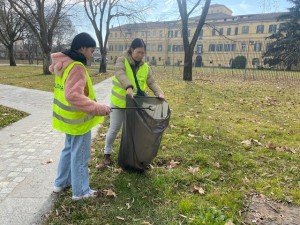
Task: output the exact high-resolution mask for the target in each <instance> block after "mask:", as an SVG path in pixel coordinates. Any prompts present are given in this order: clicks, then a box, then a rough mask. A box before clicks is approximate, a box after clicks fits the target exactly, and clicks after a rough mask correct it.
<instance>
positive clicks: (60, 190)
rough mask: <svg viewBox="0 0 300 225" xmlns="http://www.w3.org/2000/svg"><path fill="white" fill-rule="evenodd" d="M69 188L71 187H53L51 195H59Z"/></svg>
mask: <svg viewBox="0 0 300 225" xmlns="http://www.w3.org/2000/svg"><path fill="white" fill-rule="evenodd" d="M70 187H71V185H69V186H66V187H57V186H53V193H54V194H59V193H61V192H63V191H65V190H67V189H68V188H70Z"/></svg>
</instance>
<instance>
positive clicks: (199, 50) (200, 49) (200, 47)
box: [196, 44, 203, 54]
mask: <svg viewBox="0 0 300 225" xmlns="http://www.w3.org/2000/svg"><path fill="white" fill-rule="evenodd" d="M196 53H197V54H202V53H203V45H202V44H200V45H197V50H196Z"/></svg>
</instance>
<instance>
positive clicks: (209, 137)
mask: <svg viewBox="0 0 300 225" xmlns="http://www.w3.org/2000/svg"><path fill="white" fill-rule="evenodd" d="M203 139H204V140H211V139H212V136H211V135H207V134H203Z"/></svg>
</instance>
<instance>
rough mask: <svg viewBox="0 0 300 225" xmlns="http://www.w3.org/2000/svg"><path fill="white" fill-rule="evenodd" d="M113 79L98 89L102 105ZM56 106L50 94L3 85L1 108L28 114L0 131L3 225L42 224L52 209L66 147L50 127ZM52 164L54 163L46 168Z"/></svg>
mask: <svg viewBox="0 0 300 225" xmlns="http://www.w3.org/2000/svg"><path fill="white" fill-rule="evenodd" d="M111 79H112V78H109V79H107V80H105V81H103V82H101V83H99V84H97V85H95V86H94V88H95V91H96V95H97V100H98V102H102V103H106V104H109V94H110V90H111ZM52 101H53V93H51V92H45V91H38V90H31V89H26V88H19V87H14V86H9V85H1V84H0V105H4V106H7V107H11V108H14V109H17V110H21V111H24V112H27V113H29V114H30V115H29V116H27V117H26V118H24V119H22V120H20V121H18V122H16V123H14V124H12V125H10V126H8V127H5V128H3V129H0V224H1V225H33V224H40V223H41V219H42V216H43V215H44V214H45V213H46V212H47V211H49V209H50V207H51V205H52V203H51V197H50V195H51V193H52V188H53V181H54V178H55V175H56V169H57V163H58V159H59V156H60V151H61V149H62V148H63V146H64V134H62V133H59V132H57V131H55V130H53V129H52V126H51V122H52V121H51V116H52ZM97 128H99V126H98V127H96V128H94V129H93V130H92V135H93V136H95V134H96V131H97ZM49 159H52V160H53V161H54V162H53V163H49V164H45V165H44V164H43V162H45V161H46V160H49ZM70 197H71V196H70Z"/></svg>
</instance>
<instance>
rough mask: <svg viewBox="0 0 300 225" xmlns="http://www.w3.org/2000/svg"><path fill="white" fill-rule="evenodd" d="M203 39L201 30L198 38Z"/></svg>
mask: <svg viewBox="0 0 300 225" xmlns="http://www.w3.org/2000/svg"><path fill="white" fill-rule="evenodd" d="M202 38H203V29H201V31H200V33H199V36H198V39H202Z"/></svg>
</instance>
